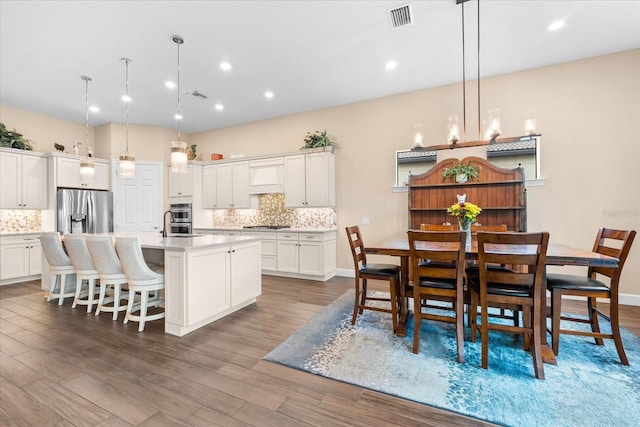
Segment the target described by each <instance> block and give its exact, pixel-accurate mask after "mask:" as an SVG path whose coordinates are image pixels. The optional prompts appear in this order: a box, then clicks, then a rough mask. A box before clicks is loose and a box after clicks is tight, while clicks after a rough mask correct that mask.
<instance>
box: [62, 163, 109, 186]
mask: <svg viewBox="0 0 640 427" xmlns="http://www.w3.org/2000/svg"><path fill="white" fill-rule="evenodd" d="M53 161H54V165H55V171H56V172H55V176H56V186H57V187H64V188H82V189H87V190H109V161H108V160H102V159H94V161H95V165H96V175H95V177H94V179H93V182H92V183H89V184H85V183H81V182H80V161H81V159H80V157H77V156H63V155H54V158H53Z"/></svg>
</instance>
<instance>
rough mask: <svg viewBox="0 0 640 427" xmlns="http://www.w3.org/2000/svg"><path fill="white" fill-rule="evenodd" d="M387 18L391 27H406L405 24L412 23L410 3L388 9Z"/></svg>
mask: <svg viewBox="0 0 640 427" xmlns="http://www.w3.org/2000/svg"><path fill="white" fill-rule="evenodd" d="M389 20H390V22H391V28H400V27H406V26H407V25H411V24H413V17H412V16H411V5H409V4H405V5H404V6H400V7H396V8H394V9H389Z"/></svg>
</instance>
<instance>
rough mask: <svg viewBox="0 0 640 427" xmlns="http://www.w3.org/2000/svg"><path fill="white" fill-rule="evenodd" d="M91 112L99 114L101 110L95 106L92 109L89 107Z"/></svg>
mask: <svg viewBox="0 0 640 427" xmlns="http://www.w3.org/2000/svg"><path fill="white" fill-rule="evenodd" d="M89 111H91V112H92V113H99V112H100V109H99V108H98V107H96V106H95V105H92V106H91V107H89Z"/></svg>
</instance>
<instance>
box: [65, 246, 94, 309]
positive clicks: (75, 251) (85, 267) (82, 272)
mask: <svg viewBox="0 0 640 427" xmlns="http://www.w3.org/2000/svg"><path fill="white" fill-rule="evenodd" d="M64 247H65V248H66V249H67V253H68V254H69V258H71V264H73V267H74V268H75V270H76V293H75V297H74V298H73V305H72V306H71V308H76V305H78V304H79V305H86V306H87V313H91V309H92V307H93V304H94V303H95V304H97V303H98V298H96V280H98V279H99V278H100V275H99V274H98V270H96V267H95V266H94V265H93V260H92V259H91V255H90V254H89V249H88V248H87V240H86V236H85V235H84V234H65V235H64ZM85 280H86V281H87V291H86V293H84V292H83V291H82V288H83V284H84V281H85Z"/></svg>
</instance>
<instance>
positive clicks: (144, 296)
mask: <svg viewBox="0 0 640 427" xmlns="http://www.w3.org/2000/svg"><path fill="white" fill-rule="evenodd" d="M148 300H149V292H147V291H142V292H140V320H139V321H138V332H142V331H144V322H145V320H146V319H147V303H148Z"/></svg>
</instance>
